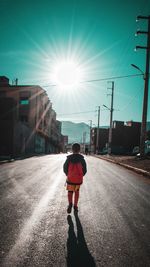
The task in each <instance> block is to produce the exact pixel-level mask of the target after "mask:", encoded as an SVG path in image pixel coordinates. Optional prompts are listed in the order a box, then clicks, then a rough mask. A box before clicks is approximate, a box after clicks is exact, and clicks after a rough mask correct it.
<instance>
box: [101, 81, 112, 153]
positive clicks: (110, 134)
mask: <svg viewBox="0 0 150 267" xmlns="http://www.w3.org/2000/svg"><path fill="white" fill-rule="evenodd" d="M111 83H112V88H111V90H112V93H111V108H108V107H107V106H105V105H103V107H105V108H107V109H108V110H110V127H109V134H108V154H109V155H110V154H111V150H112V122H113V111H114V108H113V102H114V82H111Z"/></svg>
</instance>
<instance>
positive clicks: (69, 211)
mask: <svg viewBox="0 0 150 267" xmlns="http://www.w3.org/2000/svg"><path fill="white" fill-rule="evenodd" d="M72 197H73V191H68V202H69V205H68V208H67V212H68V213H71V209H72Z"/></svg>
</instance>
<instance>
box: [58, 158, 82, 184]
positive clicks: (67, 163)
mask: <svg viewBox="0 0 150 267" xmlns="http://www.w3.org/2000/svg"><path fill="white" fill-rule="evenodd" d="M74 164H75V165H76V166H77V168H78V167H79V168H80V166H81V171H82V174H81V171H80V169H79V172H78V173H77V175H76V177H73V176H72V175H71V174H70V169H69V168H70V166H71V165H72V166H73V165H74ZM63 170H64V173H65V174H66V176H67V183H69V184H82V180H83V176H84V175H85V174H86V172H87V168H86V162H85V159H84V157H83V156H82V155H81V154H71V155H69V156H67V159H66V161H65V163H64V166H63Z"/></svg>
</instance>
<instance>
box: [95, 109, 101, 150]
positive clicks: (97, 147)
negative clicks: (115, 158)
mask: <svg viewBox="0 0 150 267" xmlns="http://www.w3.org/2000/svg"><path fill="white" fill-rule="evenodd" d="M99 125H100V106H98V121H97V135H96V154H98V150H99Z"/></svg>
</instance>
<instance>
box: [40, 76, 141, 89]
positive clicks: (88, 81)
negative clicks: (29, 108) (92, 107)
mask: <svg viewBox="0 0 150 267" xmlns="http://www.w3.org/2000/svg"><path fill="white" fill-rule="evenodd" d="M142 75H143V74H130V75H123V76H113V77H108V78H101V79H93V80H87V81H82V82H80V83H81V84H82V83H92V82H102V81H108V80H115V79H122V78H130V77H136V76H142ZM43 86H44V87H49V86H52V87H53V86H57V84H49V85H43Z"/></svg>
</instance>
